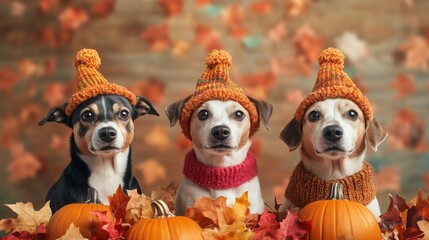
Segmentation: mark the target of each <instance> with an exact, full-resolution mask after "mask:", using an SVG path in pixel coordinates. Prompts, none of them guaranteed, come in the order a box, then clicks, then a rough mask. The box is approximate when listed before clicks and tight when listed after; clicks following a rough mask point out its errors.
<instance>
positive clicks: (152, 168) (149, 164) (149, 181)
mask: <svg viewBox="0 0 429 240" xmlns="http://www.w3.org/2000/svg"><path fill="white" fill-rule="evenodd" d="M133 174H134V176H135V177H136V179H137V181H138V183H139V185H140V186H142V187H143V186H152V185H153V184H155V183H157V182H160V181H162V180H164V179H165V177H166V171H165V168H164V166H162V165H161V164H159V162H158V161H157V160H155V159H146V160H144V161H140V162H138V163H134V164H133Z"/></svg>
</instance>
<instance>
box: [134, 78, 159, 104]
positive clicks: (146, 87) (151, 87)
mask: <svg viewBox="0 0 429 240" xmlns="http://www.w3.org/2000/svg"><path fill="white" fill-rule="evenodd" d="M165 87H166V86H165V83H164V82H163V81H161V80H159V79H157V78H150V79H148V80H146V81H139V82H137V83H135V84H134V85H133V86H131V87H130V89H131V91H132V92H135V93H136V95H140V96H144V97H146V98H147V99H150V101H151V102H152V103H160V102H163V101H164V92H165Z"/></svg>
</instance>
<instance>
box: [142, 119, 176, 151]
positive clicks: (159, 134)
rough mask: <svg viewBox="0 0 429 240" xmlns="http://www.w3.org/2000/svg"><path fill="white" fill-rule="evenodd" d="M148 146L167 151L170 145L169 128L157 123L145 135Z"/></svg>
mask: <svg viewBox="0 0 429 240" xmlns="http://www.w3.org/2000/svg"><path fill="white" fill-rule="evenodd" d="M144 140H145V142H146V144H148V146H151V147H153V148H156V149H157V150H158V151H161V152H165V151H166V150H167V149H168V147H169V146H170V138H169V137H168V130H167V128H165V127H163V126H161V125H159V124H156V125H155V126H154V127H153V128H152V130H151V131H150V132H149V133H148V134H147V135H146V136H145V137H144Z"/></svg>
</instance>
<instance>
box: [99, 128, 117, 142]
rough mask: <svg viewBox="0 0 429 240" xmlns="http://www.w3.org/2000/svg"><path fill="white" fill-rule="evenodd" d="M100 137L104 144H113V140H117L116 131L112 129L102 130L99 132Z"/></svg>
mask: <svg viewBox="0 0 429 240" xmlns="http://www.w3.org/2000/svg"><path fill="white" fill-rule="evenodd" d="M98 137H99V138H100V139H101V140H102V141H103V142H108V143H109V142H113V140H115V139H116V130H115V129H114V128H112V127H105V128H102V129H100V131H99V132H98Z"/></svg>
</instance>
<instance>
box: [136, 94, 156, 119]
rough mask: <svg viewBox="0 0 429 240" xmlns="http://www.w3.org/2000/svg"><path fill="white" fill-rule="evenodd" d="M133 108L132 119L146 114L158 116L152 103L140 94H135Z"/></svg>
mask: <svg viewBox="0 0 429 240" xmlns="http://www.w3.org/2000/svg"><path fill="white" fill-rule="evenodd" d="M134 110H135V114H134V115H133V120H134V119H136V118H138V117H139V116H142V115H146V114H151V115H156V116H159V113H158V112H157V111H156V109H155V108H154V107H153V105H152V103H151V102H150V101H149V100H148V99H147V98H145V97H142V96H137V103H136V105H134Z"/></svg>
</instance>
